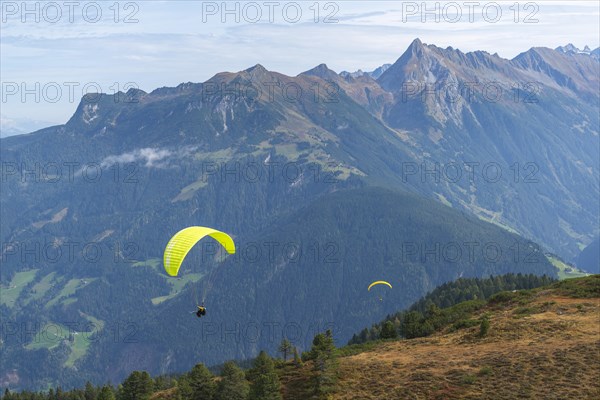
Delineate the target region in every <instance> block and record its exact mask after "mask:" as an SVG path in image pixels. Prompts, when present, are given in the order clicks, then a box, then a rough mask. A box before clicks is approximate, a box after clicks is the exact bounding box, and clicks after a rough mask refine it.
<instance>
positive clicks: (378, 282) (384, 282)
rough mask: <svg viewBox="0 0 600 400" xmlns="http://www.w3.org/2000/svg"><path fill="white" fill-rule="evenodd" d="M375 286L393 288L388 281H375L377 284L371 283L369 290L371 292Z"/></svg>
mask: <svg viewBox="0 0 600 400" xmlns="http://www.w3.org/2000/svg"><path fill="white" fill-rule="evenodd" d="M375 285H388V286H389V287H390V288H391V287H392V285H390V284H389V282H386V281H375V282H373V283H371V284H370V285H369V288H368V289H367V290H371V288H372V287H373V286H375Z"/></svg>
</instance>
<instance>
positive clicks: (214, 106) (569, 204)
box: [0, 39, 600, 388]
mask: <svg viewBox="0 0 600 400" xmlns="http://www.w3.org/2000/svg"><path fill="white" fill-rule="evenodd" d="M594 52H596V51H593V52H580V51H571V50H569V49H566V48H563V49H557V50H552V49H548V48H532V49H530V50H528V51H526V52H524V53H522V54H520V55H518V56H517V57H515V58H514V59H512V60H507V59H503V58H500V57H499V56H498V55H496V54H494V55H490V54H489V53H486V52H483V51H477V52H471V53H463V52H461V51H460V50H458V49H453V48H451V47H448V48H446V49H442V48H439V47H436V46H434V45H426V44H424V43H422V42H421V41H420V40H418V39H416V40H415V41H413V43H412V44H411V45H410V46H409V48H408V49H407V50H406V52H405V53H404V54H403V55H402V56H401V57H400V58H399V59H398V60H397V61H396V62H395V63H393V64H391V65H390V66H389V67H385V68H381V69H379V70H376V71H373V72H372V73H342V74H337V73H336V72H334V71H332V70H330V69H329V68H328V67H327V66H326V65H324V64H321V65H319V66H317V67H315V68H313V69H311V70H309V71H306V72H304V73H301V74H299V75H297V76H295V77H291V76H286V75H283V74H280V73H277V72H273V71H268V70H266V69H265V68H264V67H262V66H261V65H256V66H254V67H251V68H249V69H247V70H244V71H240V72H236V73H231V72H223V73H219V74H217V75H215V76H214V77H212V78H211V79H209V80H208V81H206V82H203V83H183V84H181V85H179V86H177V87H175V88H167V87H164V88H159V89H156V90H154V91H152V92H150V93H147V92H144V91H141V90H134V89H131V90H129V91H128V92H127V93H122V92H120V93H117V94H115V95H106V94H88V95H86V96H85V97H84V98H83V99H82V101H81V103H80V104H79V106H78V107H77V110H76V111H75V113H74V115H73V116H72V117H71V119H70V120H69V121H67V123H66V124H64V125H60V126H54V127H49V128H46V129H42V130H40V131H37V132H34V133H31V134H27V135H19V136H14V137H9V138H3V139H2V140H1V142H0V143H1V148H0V155H1V158H2V198H1V200H0V205H1V207H2V224H1V226H0V236H1V238H2V243H3V248H2V276H1V279H0V280H1V283H2V299H1V300H2V301H1V302H0V303H1V305H0V311H1V312H2V315H3V319H4V320H5V321H8V323H9V325H5V326H4V327H3V329H4V332H3V337H2V346H1V347H0V351H1V353H0V356H1V357H2V359H3V365H2V371H0V383H2V386H11V387H20V388H24V387H30V388H39V387H45V385H48V384H52V383H54V382H58V381H60V382H67V383H65V385H67V384H68V385H79V384H81V382H82V380H83V381H85V379H90V380H96V381H98V380H99V379H106V378H107V377H108V378H109V379H112V380H115V381H117V380H120V379H122V378H123V377H124V376H126V375H128V373H129V372H131V370H132V369H135V368H138V367H140V368H143V369H147V370H149V371H151V372H153V373H164V372H169V371H175V370H183V369H186V368H189V367H190V365H191V363H193V362H196V361H197V360H198V359H201V360H203V361H204V362H206V363H208V364H211V363H212V364H216V363H221V362H223V361H225V360H226V359H230V358H238V359H240V358H248V357H252V356H255V355H256V354H257V352H258V351H259V350H260V349H266V350H273V349H274V348H275V347H276V345H277V343H278V342H279V339H280V336H281V335H282V334H283V335H291V334H292V333H291V332H292V331H294V330H296V331H297V330H298V329H300V333H299V334H298V335H296V336H298V337H297V338H296V342H297V345H298V346H299V347H301V348H302V347H305V346H307V344H308V343H309V342H310V340H311V339H312V334H313V333H314V332H313V331H314V330H315V329H317V328H318V329H321V328H323V327H324V326H329V325H331V326H333V327H334V328H336V330H337V331H336V334H337V336H336V337H337V338H338V339H339V340H341V341H344V342H345V341H347V340H348V339H349V337H350V335H351V334H352V333H354V332H356V331H357V330H358V329H360V328H362V327H364V326H368V325H369V324H371V323H373V322H375V321H378V320H381V319H382V317H384V316H385V315H386V314H389V313H392V312H394V311H398V310H399V309H402V308H403V307H406V306H408V305H409V304H411V303H412V302H414V301H415V300H417V299H418V298H420V297H421V296H422V295H424V294H425V293H426V292H428V291H430V290H432V289H433V288H435V287H436V286H438V285H440V284H442V283H444V282H447V281H449V280H453V279H456V278H459V277H461V276H465V277H468V276H473V277H476V276H488V275H493V274H500V273H507V272H523V273H536V274H540V275H541V274H546V275H550V276H556V274H557V272H556V269H555V267H554V266H553V265H552V264H551V263H550V262H549V261H548V259H546V257H545V256H544V254H545V253H547V252H552V253H554V254H558V255H559V256H560V257H561V258H563V259H565V260H566V261H570V262H573V261H574V260H575V259H576V258H577V257H578V255H579V253H580V251H581V249H583V248H584V247H585V246H587V245H588V244H589V243H591V242H592V240H593V238H594V237H596V236H597V235H598V233H599V232H598V217H599V215H598V212H599V200H598V199H599V197H600V196H599V194H600V193H599V192H600V188H599V182H598V175H599V172H600V171H599V169H600V168H599V164H600V160H599V154H598V147H599V129H598V127H599V125H600V121H599V115H598V112H597V111H598V107H599V101H600V94H599V91H598V90H597V89H598V86H599V85H600V77H599V75H600V74H599V71H600V68H599V60H598V58H597V57H595V56H594V54H595V53H594ZM596 53H597V52H596ZM189 225H206V226H212V227H215V228H217V229H220V230H223V231H225V232H228V233H231V234H232V235H233V236H234V239H235V240H236V243H238V248H239V251H238V253H236V257H229V258H227V259H224V257H223V254H221V253H218V252H214V251H213V250H214V249H207V248H206V247H203V249H202V250H204V251H201V250H200V249H197V250H194V251H192V252H191V253H190V256H188V261H187V262H188V263H187V264H186V265H184V268H183V275H182V277H181V278H180V279H175V280H168V279H167V278H166V276H165V275H164V273H163V272H162V271H161V268H162V265H161V257H162V251H163V249H164V246H165V243H166V242H167V241H168V239H169V237H170V236H171V235H173V234H174V233H175V232H177V231H178V230H179V229H181V228H183V227H185V226H189ZM207 254H210V257H207ZM383 278H387V279H389V280H390V281H393V285H394V289H395V290H393V291H389V292H382V293H379V294H377V295H373V294H372V293H370V292H368V291H367V290H366V287H367V285H368V284H369V283H370V282H371V281H373V280H378V279H383ZM198 293H200V294H201V295H200V296H199V295H198ZM203 295H206V301H207V308H208V310H209V313H208V316H209V317H210V318H212V319H210V320H208V321H207V322H206V323H204V321H203V322H202V323H200V324H199V323H198V321H197V320H195V319H194V318H195V317H194V318H192V317H193V316H192V317H190V314H189V311H190V309H192V310H193V309H194V307H195V304H196V303H197V302H198V301H200V300H202V297H204V296H203ZM380 299H381V300H380ZM8 326H10V327H11V328H10V329H9V328H7V327H8ZM49 326H58V327H60V331H61V332H69V329H67V328H68V327H69V326H74V327H75V328H73V329H70V331H71V333H70V334H68V335H67V334H58V333H57V334H56V335H54V336H52V335H50V336H52V337H51V338H50V339H53V340H50V339H49V338H48V336H49V335H48V334H47V331H48V329H50V328H49ZM22 327H25V328H22ZM257 327H258V328H259V329H258V337H255V336H252V335H251V334H250V333H248V332H256V329H257ZM13 328H14V329H13ZM23 329H24V331H23ZM267 330H268V332H267ZM23 332H25V334H23ZM40 332H44V333H45V334H44V335H41V339H40V335H38V333H40ZM115 332H116V333H115ZM273 334H275V335H276V336H277V338H276V339H273V336H272V335H273ZM84 336H85V337H87V339H86V340H83V339H81V338H82V337H84ZM41 365H43V366H45V367H44V368H41V367H40V366H41Z"/></svg>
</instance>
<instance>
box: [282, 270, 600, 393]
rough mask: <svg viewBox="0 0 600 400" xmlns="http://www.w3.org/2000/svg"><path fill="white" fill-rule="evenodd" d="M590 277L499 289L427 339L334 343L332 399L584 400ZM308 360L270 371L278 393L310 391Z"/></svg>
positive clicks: (595, 304) (595, 387)
mask: <svg viewBox="0 0 600 400" xmlns="http://www.w3.org/2000/svg"><path fill="white" fill-rule="evenodd" d="M599 312H600V275H594V276H590V277H586V278H578V279H571V280H566V281H561V282H558V283H555V284H553V285H552V286H550V287H544V288H538V289H533V290H527V291H519V292H516V293H513V292H502V294H500V295H497V296H496V297H494V298H492V299H490V300H489V301H488V302H487V303H486V304H485V305H484V306H483V307H481V308H480V309H478V310H477V311H476V312H474V313H473V314H472V315H471V316H470V318H472V319H479V318H480V317H482V316H484V315H485V316H487V318H488V319H489V321H490V329H489V332H488V333H487V335H485V336H484V337H480V335H479V330H480V328H479V326H474V327H470V328H464V329H459V330H454V329H453V328H452V326H450V325H449V326H446V327H444V328H443V329H441V330H440V331H439V332H436V333H435V334H433V335H431V336H429V337H427V338H419V339H410V340H392V341H390V340H388V341H379V342H376V343H367V344H365V345H360V346H350V347H346V348H342V349H339V350H338V352H339V353H340V355H341V357H340V359H339V370H338V376H339V382H338V385H337V391H336V393H335V395H334V396H333V397H332V398H333V399H340V400H342V399H344V400H350V399H360V400H370V399H372V400H375V399H390V398H399V399H413V398H414V399H417V398H427V399H515V398H531V399H534V398H535V399H542V398H543V399H567V398H568V399H592V398H598V397H599V396H600V384H599V383H598V380H597V377H598V374H600V367H599V366H600V353H598V344H599V343H600V330H599V321H598V313H599ZM311 367H312V365H311V363H310V362H309V363H306V364H305V365H304V366H303V367H302V368H297V367H295V366H292V365H287V366H285V367H284V368H282V369H281V370H280V375H281V379H282V381H283V383H284V393H285V399H286V400H287V399H289V400H292V399H298V400H300V399H307V398H310V395H309V388H310V385H309V384H307V382H309V381H310V376H311V373H312V372H311V371H312V369H311Z"/></svg>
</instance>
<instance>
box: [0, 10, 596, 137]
mask: <svg viewBox="0 0 600 400" xmlns="http://www.w3.org/2000/svg"><path fill="white" fill-rule="evenodd" d="M1 3H2V7H1V8H2V15H1V21H0V23H1V29H0V39H1V41H0V53H1V57H0V71H1V79H0V80H1V81H2V99H1V104H0V106H1V107H2V110H1V122H2V128H3V131H4V135H6V132H9V131H19V130H21V131H22V130H33V129H36V128H40V127H43V126H46V125H49V124H60V123H64V122H66V120H67V119H68V118H69V117H70V116H71V115H72V113H73V112H74V110H75V108H76V107H77V104H78V102H79V99H80V98H81V95H82V94H83V92H84V91H83V87H84V86H85V85H88V87H89V88H94V87H97V88H100V89H101V90H102V91H103V92H107V93H113V92H114V91H115V89H123V88H126V85H127V84H130V85H131V84H132V85H135V86H137V87H139V88H141V89H143V90H146V91H151V90H153V89H155V88H157V87H162V86H177V85H178V84H179V83H181V82H188V81H191V82H202V81H205V80H207V79H209V78H210V77H211V76H213V75H214V74H216V73H218V72H221V71H239V70H243V69H246V68H248V67H250V66H252V65H255V64H257V63H260V64H262V65H264V66H265V67H266V68H267V69H270V70H275V71H278V72H282V73H285V74H288V75H296V74H298V73H300V72H302V71H305V70H307V69H310V68H312V67H313V66H315V65H318V64H320V63H323V62H324V63H326V64H327V65H328V66H329V67H330V68H331V69H333V70H335V71H337V72H340V71H342V70H349V71H354V70H357V69H359V68H360V69H363V70H371V69H374V68H376V67H378V66H379V65H381V64H384V63H391V62H394V61H395V60H396V59H397V58H398V57H400V55H401V54H402V53H403V52H404V50H406V47H407V46H408V45H409V44H410V42H411V41H412V40H413V39H414V38H416V37H419V38H420V39H421V40H422V41H423V42H425V43H430V44H435V45H438V46H440V47H447V46H452V47H454V48H459V49H460V50H462V51H472V50H485V51H488V52H490V53H495V52H497V53H498V54H499V55H500V56H501V57H505V58H512V57H514V56H516V55H517V54H519V53H521V52H523V51H526V50H528V49H529V48H531V47H533V46H546V47H551V48H555V47H557V46H559V45H565V44H567V43H573V44H574V45H576V46H577V47H580V48H583V46H585V45H589V46H590V47H591V48H592V49H593V48H596V47H598V46H599V43H598V41H599V37H600V30H599V29H600V28H599V24H598V20H599V19H600V6H599V2H597V1H568V2H567V1H562V2H561V1H541V2H526V1H523V2H517V1H508V2H498V3H501V4H502V8H501V15H498V14H497V8H496V6H495V4H497V3H493V2H486V1H480V2H478V3H479V5H477V6H472V8H469V5H468V2H462V1H457V2H454V3H452V4H450V3H449V2H442V1H441V2H439V4H440V6H439V8H438V11H436V10H435V2H428V5H427V7H428V9H430V10H433V12H431V13H429V14H425V13H424V11H425V10H423V9H422V8H421V3H422V2H421V1H418V2H399V1H395V2H391V1H387V2H385V1H383V2H380V1H336V2H331V1H329V2H328V1H314V0H312V1H308V2H301V1H297V2H289V1H275V2H272V3H274V4H273V5H272V6H269V5H268V2H267V1H256V2H228V3H227V7H228V9H230V10H233V12H232V13H230V14H225V13H224V10H223V8H222V2H221V1H218V2H201V1H130V2H128V1H116V2H115V1H114V0H111V1H107V2H102V1H96V2H91V1H78V2H75V3H74V4H73V5H67V2H65V1H56V2H28V3H27V7H28V9H27V10H24V9H23V7H22V2H21V1H14V2H13V1H5V0H3V1H2V2H1ZM236 4H237V6H236ZM515 4H517V5H518V7H517V8H518V9H519V12H518V16H517V14H516V8H515V6H514V5H515ZM298 5H299V7H298ZM115 6H116V7H115ZM484 6H485V7H486V8H485V10H486V13H485V14H484ZM511 6H512V8H509V7H511ZM235 7H237V11H236V8H235ZM117 9H118V14H117V13H116V10H117ZM284 9H285V13H284ZM315 9H318V10H319V13H318V20H317V21H316V20H315ZM257 11H260V13H261V16H262V19H261V20H260V21H258V22H254V21H255V20H257V19H258V18H257V15H258V14H257ZM458 11H460V14H457V12H458ZM436 14H437V18H438V19H439V22H436ZM328 15H329V16H330V17H329V19H327V20H326V21H325V20H324V19H325V17H326V16H328ZM269 16H270V17H271V20H272V21H269ZM236 17H237V18H238V19H239V20H238V21H236ZM526 17H529V18H527V22H525V19H526ZM515 18H517V21H515ZM36 19H37V21H36ZM125 20H127V22H125ZM36 84H37V85H39V86H36ZM36 87H37V88H38V89H36ZM44 87H45V88H46V89H45V91H44V89H43V88H44ZM24 88H27V89H29V90H31V91H32V93H31V94H27V95H26V96H25V98H24V99H23V98H22V94H23V89H24ZM58 90H60V94H59V93H58ZM92 91H93V90H92ZM33 92H35V94H34V93H33ZM36 94H37V95H38V96H39V98H37V99H36Z"/></svg>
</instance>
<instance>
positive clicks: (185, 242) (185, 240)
mask: <svg viewBox="0 0 600 400" xmlns="http://www.w3.org/2000/svg"><path fill="white" fill-rule="evenodd" d="M205 236H210V237H212V238H213V239H215V240H216V241H217V242H219V243H221V245H222V246H223V247H225V250H226V251H227V252H228V253H229V254H233V253H235V243H233V239H232V238H231V237H230V236H229V235H228V234H226V233H224V232H220V231H217V230H215V229H211V228H206V227H204V226H190V227H189V228H185V229H182V230H180V231H179V232H177V233H176V234H175V235H174V236H173V237H172V238H171V240H169V243H167V247H165V254H164V256H163V262H164V265H165V271H167V274H169V275H171V276H177V273H178V272H179V267H181V263H182V262H183V259H184V258H185V256H186V255H187V253H188V252H189V251H190V250H191V249H192V247H194V245H195V244H196V243H198V241H200V239H202V238H203V237H205Z"/></svg>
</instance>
